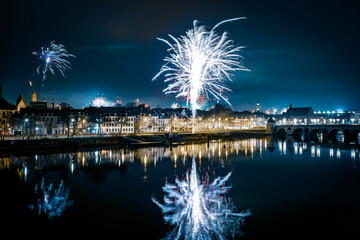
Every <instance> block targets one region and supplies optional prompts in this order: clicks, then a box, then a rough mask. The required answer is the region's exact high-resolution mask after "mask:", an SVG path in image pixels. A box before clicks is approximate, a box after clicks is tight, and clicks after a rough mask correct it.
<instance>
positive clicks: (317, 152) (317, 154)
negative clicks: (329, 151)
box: [316, 147, 320, 157]
mask: <svg viewBox="0 0 360 240" xmlns="http://www.w3.org/2000/svg"><path fill="white" fill-rule="evenodd" d="M316 156H317V157H320V147H318V149H317V150H316Z"/></svg>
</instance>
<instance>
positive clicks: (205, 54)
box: [153, 18, 249, 129]
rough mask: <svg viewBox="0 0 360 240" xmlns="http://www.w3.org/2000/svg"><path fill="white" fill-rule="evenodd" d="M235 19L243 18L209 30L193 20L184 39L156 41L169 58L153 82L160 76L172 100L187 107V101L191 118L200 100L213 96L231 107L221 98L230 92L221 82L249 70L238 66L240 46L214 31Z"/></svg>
mask: <svg viewBox="0 0 360 240" xmlns="http://www.w3.org/2000/svg"><path fill="white" fill-rule="evenodd" d="M239 19H244V18H233V19H229V20H224V21H222V22H220V23H218V24H217V25H215V26H214V27H213V28H212V29H211V30H208V28H207V27H205V26H204V25H200V24H199V21H197V20H195V21H194V23H193V29H190V30H188V31H187V32H186V35H185V36H180V37H179V38H175V37H173V36H172V35H170V34H169V36H170V38H171V39H172V40H173V41H174V42H173V43H171V42H169V41H167V40H164V39H161V38H158V39H159V40H161V41H163V42H165V43H166V44H167V45H168V46H169V47H170V48H169V49H168V52H169V54H170V56H169V57H166V58H165V59H164V61H165V62H166V63H165V64H164V65H163V66H162V68H161V70H160V72H159V73H158V74H157V75H156V76H155V77H154V78H153V80H155V79H157V78H158V77H159V76H160V75H162V74H164V76H165V80H164V81H165V82H166V83H169V85H168V87H167V88H165V89H164V90H163V92H165V94H170V93H175V94H176V98H179V97H184V98H185V99H186V103H187V104H189V102H190V105H191V108H192V116H193V119H194V118H195V115H196V109H197V108H198V107H199V105H198V101H199V99H200V98H203V97H205V98H206V99H210V97H214V98H215V99H217V100H218V101H220V100H224V101H225V102H227V103H228V104H229V105H231V104H230V102H229V101H228V99H227V98H226V97H225V95H224V92H226V91H231V90H230V89H229V88H228V87H226V86H225V84H224V82H225V81H226V80H229V81H232V77H233V75H232V73H233V72H234V71H236V70H243V71H249V69H247V68H246V67H244V66H243V65H242V62H241V59H242V56H241V55H240V54H239V52H240V51H241V49H242V48H244V47H243V46H235V45H234V44H233V41H232V40H231V39H230V38H229V34H228V33H227V32H224V33H222V34H218V33H217V32H216V31H215V30H216V29H217V28H218V27H219V26H220V25H222V24H223V23H226V22H231V21H235V20H239ZM193 129H194V128H193Z"/></svg>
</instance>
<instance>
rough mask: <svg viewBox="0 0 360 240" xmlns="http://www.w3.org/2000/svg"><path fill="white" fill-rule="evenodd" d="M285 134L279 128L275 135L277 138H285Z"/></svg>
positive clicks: (283, 130)
mask: <svg viewBox="0 0 360 240" xmlns="http://www.w3.org/2000/svg"><path fill="white" fill-rule="evenodd" d="M286 133H287V132H286V130H285V128H279V129H278V130H277V133H276V134H277V136H278V137H279V138H286Z"/></svg>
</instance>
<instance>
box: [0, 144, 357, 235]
mask: <svg viewBox="0 0 360 240" xmlns="http://www.w3.org/2000/svg"><path fill="white" fill-rule="evenodd" d="M359 157H360V152H359V150H358V149H357V148H355V147H353V146H345V145H330V144H327V145H322V144H315V143H304V142H294V141H293V140H292V139H291V138H288V139H285V140H279V139H275V138H272V137H267V138H249V139H240V140H234V141H211V142H209V143H201V144H197V143H194V144H188V145H178V146H173V147H172V148H171V149H170V148H169V147H167V148H166V147H149V148H139V149H115V148H107V149H105V148H104V149H96V150H93V151H80V152H73V153H58V154H48V155H31V156H16V155H11V156H5V155H3V156H2V157H1V161H0V193H1V194H0V204H1V205H0V206H1V215H0V217H1V220H0V221H1V225H0V228H1V229H2V230H4V231H2V233H1V234H5V233H6V234H5V235H7V234H10V235H11V236H25V237H30V236H37V237H38V238H41V239H45V238H49V237H64V238H65V237H67V238H68V237H81V238H82V239H84V238H87V237H94V236H101V237H102V239H105V238H108V237H109V238H110V237H111V238H115V239H161V238H163V237H165V236H167V234H168V233H169V232H171V230H172V229H173V226H172V225H169V224H167V223H166V222H165V221H164V219H163V214H162V212H161V210H160V208H159V207H158V206H157V205H156V204H155V203H154V202H153V201H152V198H156V199H157V200H158V201H159V202H162V203H163V197H164V194H165V193H164V192H163V189H162V187H163V186H164V185H165V183H175V179H184V177H185V176H186V173H187V172H189V171H190V168H191V165H192V159H193V158H194V159H196V164H197V171H198V174H199V175H200V176H207V177H208V178H209V179H210V180H213V179H215V178H216V177H218V176H220V177H224V176H225V175H226V174H227V173H229V172H231V171H232V175H231V177H230V179H229V180H228V181H227V182H226V184H227V186H231V187H232V188H231V189H230V191H229V192H228V193H227V195H226V196H227V197H229V198H231V199H232V202H233V204H234V205H235V206H236V211H237V212H241V211H243V210H251V215H250V216H248V217H246V218H245V220H244V222H243V224H242V225H241V232H242V234H238V235H236V236H235V239H304V238H305V239H309V238H317V239H329V238H331V239H360V159H359ZM5 235H4V236H5ZM2 239H5V238H2Z"/></svg>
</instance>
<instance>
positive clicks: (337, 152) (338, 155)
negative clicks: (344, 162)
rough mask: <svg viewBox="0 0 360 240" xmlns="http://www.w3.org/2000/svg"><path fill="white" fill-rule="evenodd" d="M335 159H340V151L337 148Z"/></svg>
mask: <svg viewBox="0 0 360 240" xmlns="http://www.w3.org/2000/svg"><path fill="white" fill-rule="evenodd" d="M336 157H337V158H340V157H341V151H340V149H339V148H338V150H337V151H336Z"/></svg>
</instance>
